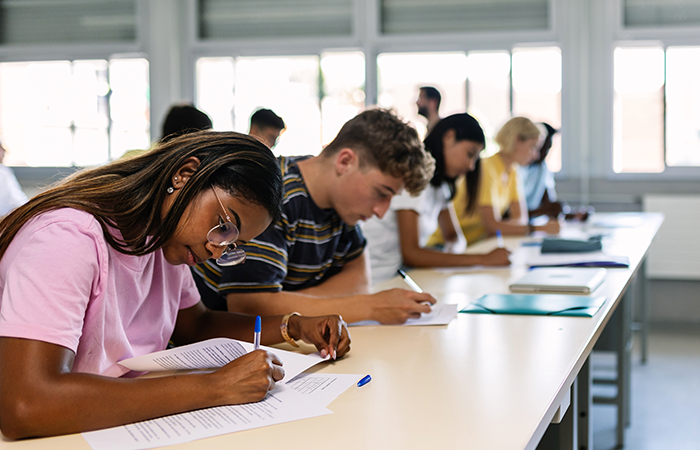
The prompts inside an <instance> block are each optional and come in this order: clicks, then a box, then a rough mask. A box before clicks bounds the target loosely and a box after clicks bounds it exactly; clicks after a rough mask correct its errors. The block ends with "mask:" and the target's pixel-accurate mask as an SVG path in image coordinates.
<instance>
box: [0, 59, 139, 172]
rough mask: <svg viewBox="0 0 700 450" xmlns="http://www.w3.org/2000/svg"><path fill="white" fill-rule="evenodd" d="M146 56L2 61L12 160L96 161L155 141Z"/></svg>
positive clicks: (0, 91)
mask: <svg viewBox="0 0 700 450" xmlns="http://www.w3.org/2000/svg"><path fill="white" fill-rule="evenodd" d="M148 107H149V103H148V63H147V61H146V60H144V59H114V60H111V61H106V60H81V61H78V60H76V61H47V62H22V63H19V62H17V63H1V64H0V134H1V135H2V137H3V142H4V144H5V145H6V146H7V148H8V149H9V153H8V156H7V159H6V162H7V164H9V165H19V166H23V165H28V166H71V165H76V166H91V165H97V164H102V163H105V162H107V161H110V160H112V159H114V158H117V157H119V156H121V155H122V154H123V153H125V152H126V151H127V150H130V149H137V148H140V149H143V148H148V146H149V120H148Z"/></svg>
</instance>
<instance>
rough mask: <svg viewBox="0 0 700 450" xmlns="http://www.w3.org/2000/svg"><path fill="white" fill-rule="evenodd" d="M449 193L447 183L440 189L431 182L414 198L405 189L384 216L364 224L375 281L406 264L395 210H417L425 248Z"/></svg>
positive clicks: (363, 229)
mask: <svg viewBox="0 0 700 450" xmlns="http://www.w3.org/2000/svg"><path fill="white" fill-rule="evenodd" d="M449 193H450V191H449V188H448V187H447V185H446V184H443V185H441V186H440V187H437V188H436V187H435V186H433V185H431V184H429V185H428V186H427V187H426V188H425V189H424V190H423V192H421V193H420V195H418V196H417V197H411V194H409V193H408V192H406V191H404V192H403V193H401V194H400V195H397V196H395V197H394V198H393V199H392V200H391V206H390V207H389V210H388V211H387V212H386V214H385V215H384V218H382V219H381V220H380V219H378V218H377V217H372V218H371V219H370V220H368V221H366V222H365V223H363V224H362V231H363V233H364V235H365V238H366V239H367V248H368V249H369V257H370V264H371V267H372V283H374V284H376V283H379V282H381V281H384V280H388V279H389V278H391V277H393V276H394V275H396V270H397V269H400V268H401V266H402V265H403V257H402V256H401V244H400V242H399V227H398V223H397V219H396V211H401V210H412V211H415V212H417V213H418V215H419V218H418V230H419V233H420V236H419V244H420V246H421V247H423V246H425V244H426V242H427V241H428V238H429V237H430V236H431V235H432V234H433V233H434V232H435V230H436V229H437V227H438V216H439V215H440V211H442V210H443V209H445V208H447V205H448V202H449V200H448V199H449V197H450V195H449Z"/></svg>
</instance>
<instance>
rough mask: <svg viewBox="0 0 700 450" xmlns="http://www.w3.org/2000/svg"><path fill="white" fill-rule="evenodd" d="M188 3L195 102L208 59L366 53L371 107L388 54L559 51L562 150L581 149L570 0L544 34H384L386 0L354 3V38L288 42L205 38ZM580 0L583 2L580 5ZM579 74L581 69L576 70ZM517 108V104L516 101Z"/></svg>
mask: <svg viewBox="0 0 700 450" xmlns="http://www.w3.org/2000/svg"><path fill="white" fill-rule="evenodd" d="M186 1H187V17H188V20H187V24H188V26H187V30H186V36H187V41H188V56H187V58H186V59H187V61H188V62H187V64H188V65H187V75H186V78H187V83H186V84H187V85H188V86H189V87H188V89H191V91H190V93H191V95H190V98H192V99H194V101H195V103H196V102H197V98H196V92H195V87H194V86H195V85H196V83H195V80H196V74H195V70H196V68H195V65H196V61H197V60H198V59H199V58H204V57H232V58H234V59H235V58H239V57H254V56H263V57H264V56H294V55H318V56H319V57H320V56H321V55H322V54H323V53H326V52H343V51H360V52H362V53H364V55H365V105H366V107H370V106H373V105H376V104H378V91H379V86H378V82H379V80H378V73H377V72H378V67H377V63H376V61H377V57H378V55H379V54H382V53H423V52H436V53H437V52H464V53H465V54H468V53H469V52H471V51H490V50H507V51H509V52H511V53H512V50H513V48H515V47H519V48H523V47H559V48H560V49H561V52H562V99H561V102H562V105H561V111H562V112H561V114H562V117H561V123H562V129H563V130H567V131H566V132H563V133H562V148H566V147H570V146H571V147H573V146H575V145H577V143H576V141H575V137H574V136H573V133H572V134H571V137H569V132H568V130H569V129H572V128H573V127H572V126H571V125H570V123H571V122H572V121H573V120H574V118H573V117H571V116H570V114H568V113H567V108H566V106H565V105H566V102H567V101H568V98H567V97H566V96H565V93H564V91H565V89H566V86H568V84H569V83H568V82H567V77H568V76H569V73H570V72H569V70H567V67H566V65H565V62H564V55H565V54H566V53H567V52H568V47H570V45H568V44H567V42H566V38H564V37H563V34H564V33H563V30H565V29H566V28H567V27H566V26H565V25H564V14H565V13H566V5H565V2H566V0H547V3H548V17H549V19H550V20H549V24H548V27H547V28H546V29H542V30H525V31H514V32H503V31H494V32H460V33H443V34H422V33H416V34H401V35H397V34H383V33H382V32H381V0H352V4H353V5H352V14H353V20H352V33H351V35H350V36H330V37H328V38H323V39H320V38H319V37H310V38H303V37H292V38H288V39H280V38H270V39H263V38H260V39H217V40H215V39H201V38H200V32H199V19H198V8H197V6H198V0H186ZM576 1H578V0H576ZM574 70H575V69H574ZM511 107H512V102H511ZM576 165H577V163H576V161H575V158H569V157H563V158H562V168H561V170H560V171H559V172H558V173H557V174H556V178H557V179H559V178H566V177H567V174H568V173H569V171H570V170H571V168H573V167H575V166H576Z"/></svg>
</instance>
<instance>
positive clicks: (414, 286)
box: [396, 269, 423, 293]
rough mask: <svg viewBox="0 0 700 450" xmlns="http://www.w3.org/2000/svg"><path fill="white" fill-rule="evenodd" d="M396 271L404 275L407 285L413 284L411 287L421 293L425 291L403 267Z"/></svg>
mask: <svg viewBox="0 0 700 450" xmlns="http://www.w3.org/2000/svg"><path fill="white" fill-rule="evenodd" d="M396 272H397V273H398V274H399V275H401V276H402V277H403V281H405V282H406V284H407V285H409V286H411V289H413V290H414V291H416V292H419V293H422V292H423V289H421V288H420V286H418V284H417V283H416V282H415V281H413V278H411V277H409V276H408V274H407V273H406V272H404V271H403V270H401V269H399V270H397V271H396Z"/></svg>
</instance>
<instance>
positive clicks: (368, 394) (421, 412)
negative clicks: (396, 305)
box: [0, 214, 663, 450]
mask: <svg viewBox="0 0 700 450" xmlns="http://www.w3.org/2000/svg"><path fill="white" fill-rule="evenodd" d="M598 216H602V215H598ZM662 220H663V216H661V215H660V214H644V223H643V224H642V225H641V226H639V227H636V228H618V229H613V230H601V231H602V232H605V233H610V234H611V237H609V238H605V240H604V249H605V251H607V252H609V253H610V254H624V255H627V256H629V257H630V268H629V269H610V270H608V275H607V277H606V281H605V282H604V283H603V284H602V285H601V287H600V288H598V289H597V290H596V291H595V292H594V295H602V296H605V297H606V299H607V300H606V302H605V304H604V305H603V307H602V308H601V310H600V311H599V312H598V313H597V314H596V315H595V316H594V317H592V318H581V317H550V316H516V315H510V316H508V315H501V316H493V315H485V314H458V315H457V318H456V319H455V320H453V321H452V322H451V323H450V324H449V325H447V326H432V327H398V326H379V327H362V328H352V329H351V330H350V332H351V335H352V350H351V352H350V353H349V354H348V355H347V356H346V357H345V358H343V359H341V360H339V361H337V362H335V363H329V364H325V365H324V364H322V365H319V366H317V367H316V368H315V369H312V370H317V371H319V372H326V373H333V372H335V373H357V374H371V375H372V381H371V382H370V383H369V384H367V385H365V386H364V387H362V388H357V387H355V386H353V387H351V388H350V389H349V390H348V391H346V392H345V393H344V394H342V395H341V396H340V397H338V399H336V400H335V401H334V402H333V403H331V405H330V406H329V409H331V410H332V411H333V412H334V414H331V415H327V416H322V417H317V418H313V419H309V420H302V421H298V422H291V423H286V424H282V425H275V426H271V427H265V428H260V429H256V430H251V431H245V432H240V433H234V434H229V435H225V436H219V437H215V438H210V439H205V440H200V441H194V442H191V443H187V444H182V445H177V446H172V447H168V448H172V449H204V448H206V449H212V450H214V449H227V450H228V449H232V448H273V446H280V448H285V449H297V448H298V449H315V448H333V449H375V448H376V449H386V448H391V449H393V448H401V449H412V448H415V449H425V448H451V447H461V448H472V449H480V450H483V449H504V450H517V449H533V448H535V447H536V446H537V443H538V442H539V440H540V439H541V437H542V435H543V434H544V432H545V430H546V428H547V426H548V425H549V423H550V421H551V419H552V417H553V416H554V414H555V412H556V411H557V408H558V406H559V404H560V403H561V401H562V400H563V399H564V397H565V395H566V393H567V392H568V390H569V387H570V386H571V384H572V382H573V381H574V379H575V378H576V375H577V373H578V371H579V370H580V368H581V366H582V365H583V364H584V362H585V360H586V358H587V357H588V355H589V353H590V352H591V349H592V348H593V344H594V343H595V341H596V340H597V338H598V336H599V335H600V333H601V331H602V328H603V325H604V324H605V323H607V320H608V319H609V317H610V315H611V311H612V310H614V308H615V307H616V306H617V302H618V301H619V299H620V298H621V295H622V293H623V292H624V290H625V289H626V288H627V285H628V284H629V282H630V278H631V276H632V274H633V273H634V272H635V271H636V270H637V268H638V266H639V263H640V261H641V259H642V258H643V257H644V255H645V254H646V251H647V250H648V248H649V245H650V244H651V240H652V239H653V237H654V235H655V233H656V230H657V229H658V227H659V225H660V224H661V222H662ZM519 242H520V239H516V238H506V245H507V246H512V247H513V248H514V250H515V252H514V254H513V260H514V265H513V267H512V268H510V269H483V270H478V269H477V270H474V269H466V270H465V271H463V272H456V271H455V272H453V273H449V274H448V273H442V272H440V271H433V270H414V271H411V272H410V275H411V276H412V277H413V278H414V280H415V281H416V282H417V283H418V284H419V285H421V287H423V289H424V290H425V291H426V292H431V293H433V294H434V295H435V296H436V297H437V298H438V301H440V302H447V303H458V304H459V305H460V307H461V306H464V305H466V303H468V302H469V301H471V300H474V299H476V298H478V297H480V296H481V295H483V294H485V293H505V292H508V284H509V283H510V282H512V281H514V280H516V279H517V278H519V277H520V276H522V274H523V273H524V272H525V270H526V269H525V266H524V258H525V257H526V253H527V252H529V251H538V249H537V247H517V248H516V246H517V244H518V243H519ZM493 247H495V242H493V240H490V241H485V242H482V243H479V244H478V245H476V246H474V249H472V251H474V250H485V249H489V248H493ZM381 287H382V288H389V287H401V288H405V287H406V286H405V284H404V283H403V281H402V280H400V279H398V278H397V279H392V280H389V281H388V282H386V283H383V284H382V286H381ZM284 348H287V347H284ZM309 350H311V349H310V348H309ZM47 448H51V449H71V450H80V449H86V450H87V449H89V448H90V447H89V446H88V445H87V443H86V442H85V441H84V440H83V439H82V437H80V435H71V436H62V437H56V438H49V439H33V440H26V441H18V442H9V441H1V442H0V449H12V450H19V449H47Z"/></svg>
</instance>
